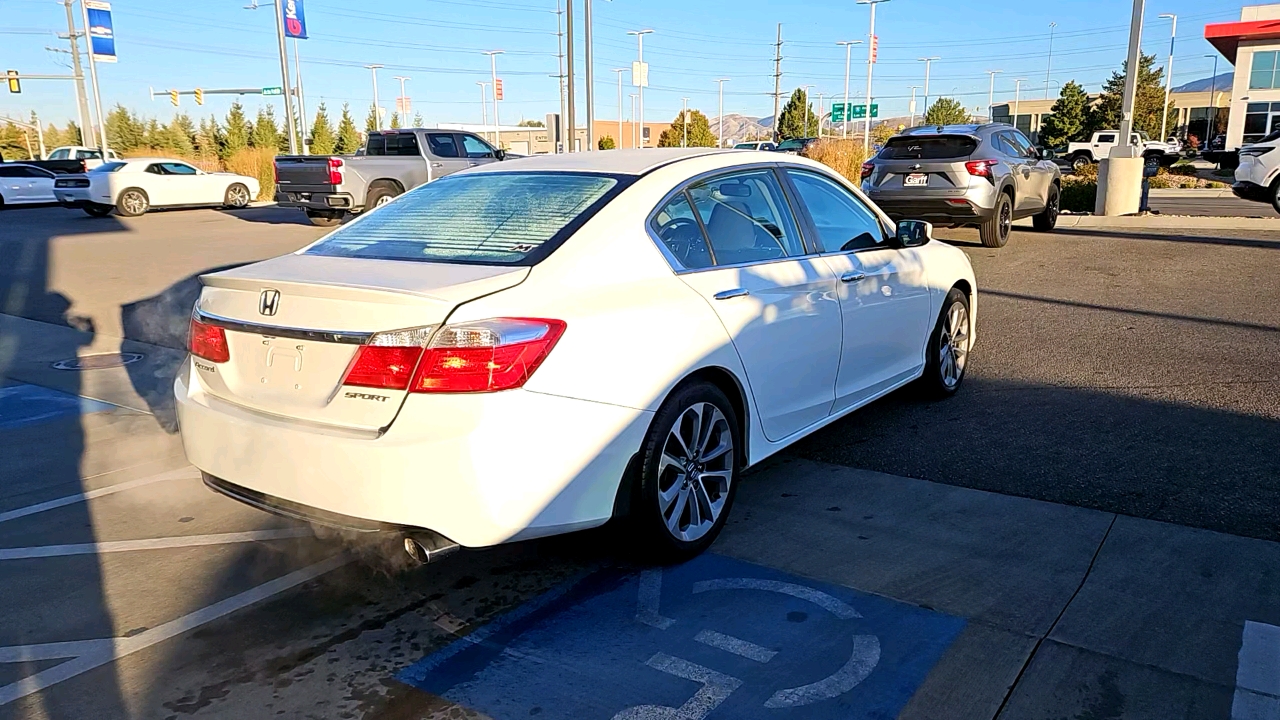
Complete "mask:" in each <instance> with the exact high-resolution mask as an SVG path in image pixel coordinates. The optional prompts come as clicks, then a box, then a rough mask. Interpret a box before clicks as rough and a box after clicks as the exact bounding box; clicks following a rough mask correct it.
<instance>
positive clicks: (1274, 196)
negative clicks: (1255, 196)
mask: <svg viewBox="0 0 1280 720" xmlns="http://www.w3.org/2000/svg"><path fill="white" fill-rule="evenodd" d="M1259 194H1261V193H1259ZM1267 195H1269V196H1270V197H1269V199H1270V200H1271V207H1272V208H1274V209H1275V211H1276V212H1278V213H1280V178H1276V179H1275V180H1273V181H1271V187H1270V188H1268V189H1267Z"/></svg>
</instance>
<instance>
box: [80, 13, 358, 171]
mask: <svg viewBox="0 0 1280 720" xmlns="http://www.w3.org/2000/svg"><path fill="white" fill-rule="evenodd" d="M282 2H283V0H276V1H275V2H274V3H272V5H273V6H274V7H275V12H276V40H277V41H278V42H279V45H280V82H281V83H283V84H284V87H283V88H281V89H282V90H284V116H285V117H286V118H289V154H290V155H297V154H298V132H297V125H296V124H295V123H294V121H293V119H294V117H295V115H294V114H293V92H292V90H291V89H290V88H289V84H290V83H289V54H288V52H287V51H286V50H285V46H284V9H283V8H282V7H281V6H280V5H281V3H282ZM80 4H81V5H84V2H83V0H81V3H80ZM88 27H89V25H88V21H86V23H85V28H86V29H87V28H88ZM89 67H90V68H92V67H93V55H92V54H90V55H89ZM375 74H376V73H375ZM94 82H95V83H96V82H97V81H96V80H95V81H94ZM374 97H375V98H376V97H377V94H376V93H375V95H374ZM374 114H375V115H376V114H377V113H376V112H375V113H374ZM379 127H381V126H379Z"/></svg>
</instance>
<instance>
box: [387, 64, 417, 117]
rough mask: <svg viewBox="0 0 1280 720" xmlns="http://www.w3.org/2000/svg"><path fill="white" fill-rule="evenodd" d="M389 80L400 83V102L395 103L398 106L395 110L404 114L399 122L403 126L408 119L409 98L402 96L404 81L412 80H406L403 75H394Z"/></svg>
mask: <svg viewBox="0 0 1280 720" xmlns="http://www.w3.org/2000/svg"><path fill="white" fill-rule="evenodd" d="M391 79H392V80H399V81H400V102H398V103H396V104H397V105H399V107H398V108H396V109H397V110H399V111H400V112H402V113H404V117H403V118H401V119H400V122H401V123H402V124H403V123H404V122H405V121H406V120H408V118H409V97H408V96H407V95H405V94H404V81H405V80H411V79H412V78H407V77H405V76H403V75H394V76H392V78H391Z"/></svg>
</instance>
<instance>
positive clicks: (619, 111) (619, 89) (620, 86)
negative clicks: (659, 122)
mask: <svg viewBox="0 0 1280 720" xmlns="http://www.w3.org/2000/svg"><path fill="white" fill-rule="evenodd" d="M613 71H614V72H616V73H618V143H617V147H618V149H619V150H621V149H622V73H624V72H626V71H627V69H626V68H614V69H613Z"/></svg>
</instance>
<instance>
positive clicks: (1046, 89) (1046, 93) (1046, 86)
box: [1044, 22, 1058, 100]
mask: <svg viewBox="0 0 1280 720" xmlns="http://www.w3.org/2000/svg"><path fill="white" fill-rule="evenodd" d="M1056 27H1058V23H1056V22H1051V23H1049V63H1048V64H1047V65H1045V68H1044V99H1045V100H1048V99H1049V72H1050V71H1051V70H1052V69H1053V29H1054V28H1056Z"/></svg>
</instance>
